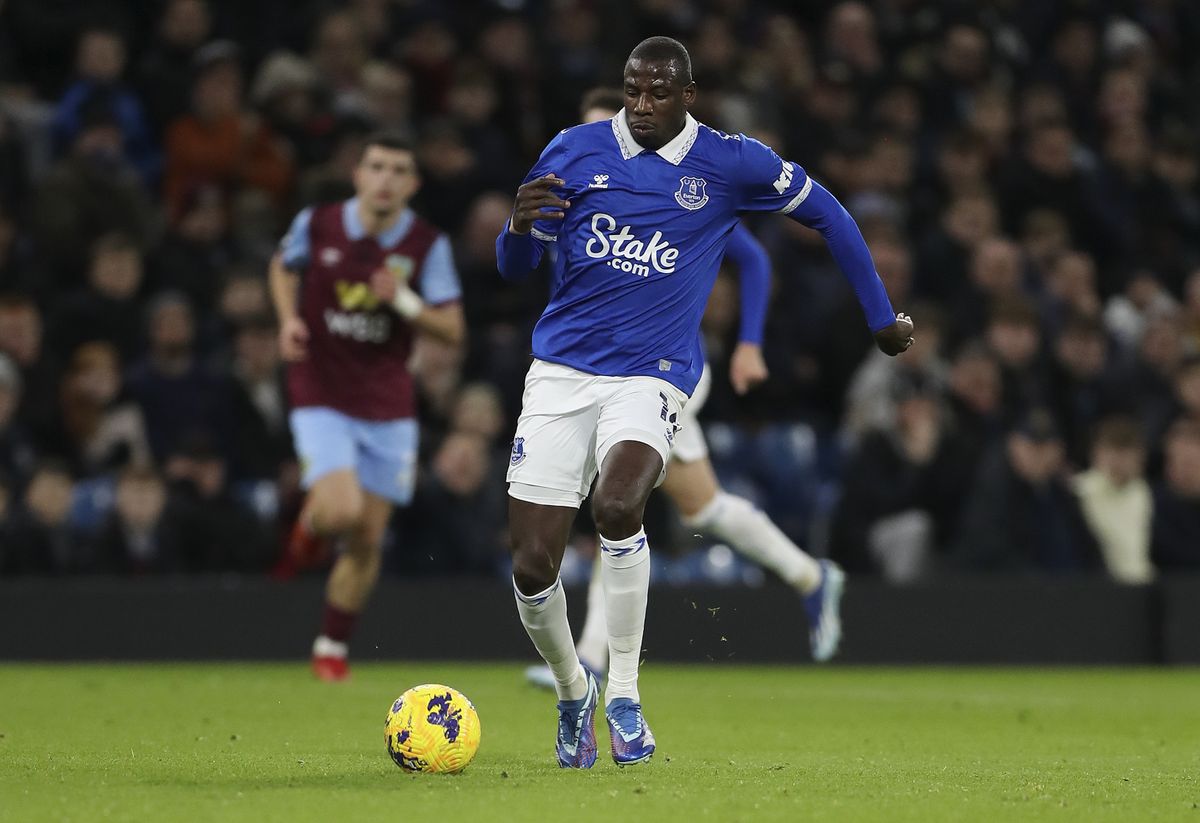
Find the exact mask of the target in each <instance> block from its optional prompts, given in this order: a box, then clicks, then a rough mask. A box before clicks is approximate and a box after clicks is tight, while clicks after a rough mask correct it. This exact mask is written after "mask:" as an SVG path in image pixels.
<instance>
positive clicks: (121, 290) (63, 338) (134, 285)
mask: <svg viewBox="0 0 1200 823" xmlns="http://www.w3.org/2000/svg"><path fill="white" fill-rule="evenodd" d="M142 275H143V261H142V253H141V250H140V249H139V248H138V245H137V243H136V242H135V241H134V239H133V238H132V237H129V236H128V235H124V234H120V233H119V232H114V233H111V234H106V235H103V236H102V237H100V239H98V240H97V241H96V242H95V243H94V244H93V245H92V252H91V261H90V262H89V264H88V273H87V286H86V287H84V288H82V289H79V290H77V291H75V292H73V293H70V294H67V295H65V296H63V297H62V298H61V299H60V300H59V301H57V305H58V308H57V310H56V311H55V313H54V315H53V316H52V317H51V319H50V333H49V339H50V340H51V341H52V342H53V343H54V346H55V350H56V352H57V353H58V354H59V355H60V356H66V355H67V354H69V353H70V352H72V351H74V350H75V349H76V348H78V347H79V346H80V345H81V344H83V343H85V342H87V341H89V340H103V341H106V342H108V343H111V344H113V345H114V346H116V348H117V351H118V352H119V353H120V355H121V360H122V361H123V362H126V363H129V362H132V360H133V359H134V358H135V357H136V356H137V354H138V353H139V352H140V351H141V346H142V328H141V327H142V322H141V321H142V312H143V307H142V304H141V301H140V300H139V299H138V297H139V294H138V293H139V290H140V288H141V285H142Z"/></svg>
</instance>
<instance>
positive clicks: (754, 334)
mask: <svg viewBox="0 0 1200 823" xmlns="http://www.w3.org/2000/svg"><path fill="white" fill-rule="evenodd" d="M624 107H625V95H624V92H622V91H621V90H620V89H606V88H597V89H592V90H591V91H590V92H588V93H587V94H585V95H584V97H583V102H582V103H581V104H580V109H579V114H580V120H581V122H583V123H596V122H599V121H601V120H603V121H605V122H608V121H610V120H612V118H613V117H615V116H616V115H617V114H618V113H619V112H620V111H621V109H623V108H624ZM725 259H726V262H729V261H732V262H733V263H734V264H735V266H736V267H737V270H738V284H739V286H740V291H741V295H740V296H741V300H740V303H741V328H740V329H739V331H738V344H737V347H736V348H735V349H734V350H733V355H732V357H731V358H730V362H729V381H730V383H731V384H732V385H733V389H734V391H735V392H737V393H738V394H745V393H746V392H747V391H749V390H750V389H752V388H754V387H755V386H757V385H758V384H760V383H762V382H763V381H764V380H766V379H767V377H768V372H767V365H766V362H765V361H764V360H763V354H762V340H763V327H764V326H765V325H766V317H767V303H768V300H769V293H770V290H771V259H770V257H769V256H768V255H767V251H766V249H764V248H763V247H762V245H761V244H760V243H759V242H758V240H757V239H756V238H755V237H754V235H753V234H752V233H751V232H750V230H749V229H747V228H746V227H745V225H743V224H742V223H740V222H739V223H738V224H737V226H736V227H735V228H734V230H733V231H732V232H730V234H729V240H728V242H727V244H726V246H725ZM711 383H712V373H711V369H709V367H708V366H707V365H705V367H704V371H703V373H702V374H701V376H700V381H699V382H698V383H697V384H696V388H695V390H694V391H693V392H692V395H691V397H690V398H689V399H688V402H687V405H686V406H684V409H683V417H681V418H680V420H679V431H678V433H677V434H676V435H675V443H674V445H673V446H672V448H671V460H670V464H669V466H668V468H667V476H666V479H665V480H663V484H662V490H663V492H665V493H666V495H667V496H668V497H670V498H671V501H672V502H673V503H674V504H675V507H676V509H677V510H678V511H679V515H680V517H681V518H682V520H683V524H684V525H685V526H687V527H688V528H690V529H691V530H693V531H695V532H698V533H699V534H701V535H703V536H705V537H713V538H716V539H718V540H722V541H724V542H725V543H727V544H728V545H729V547H730V548H732V549H733V550H734V551H737V552H739V553H741V554H742V555H743V556H745V557H747V558H749V559H751V560H753V561H754V562H756V563H758V564H760V565H762V566H763V568H766V569H769V570H770V571H772V572H774V573H775V574H777V575H778V576H779V578H780V579H781V580H783V581H784V582H785V583H787V584H788V585H789V586H792V587H793V588H794V589H795V590H796V591H797V592H798V593H799V594H800V595H801V602H802V603H803V606H804V612H805V614H806V616H807V618H808V628H809V648H810V650H811V652H812V657H813V660H815V661H817V662H818V663H823V662H825V661H828V660H830V659H831V658H832V657H833V656H834V655H835V654H837V650H838V644H839V643H840V641H841V634H842V629H841V614H840V607H841V596H842V588H843V585H844V580H845V575H844V573H843V572H842V570H841V569H840V568H839V567H838V566H837V564H835V563H833V562H832V561H830V560H820V561H818V560H816V559H815V558H813V557H812V556H811V555H809V554H808V553H806V552H805V551H804V550H803V549H801V548H800V547H799V546H797V545H796V544H795V543H793V542H792V541H791V540H790V539H788V536H787V535H786V534H784V533H783V532H782V531H780V529H779V527H778V526H776V525H775V524H774V523H773V522H771V518H769V517H767V515H766V513H764V512H763V511H761V510H760V509H758V508H756V507H755V506H754V504H753V503H751V502H750V501H749V500H746V499H745V498H743V497H739V496H737V495H736V494H730V493H729V492H726V491H725V490H724V489H722V488H721V486H720V484H719V482H718V481H717V476H716V473H715V472H714V471H713V466H712V463H711V462H710V461H709V459H708V444H707V443H706V442H705V440H704V431H703V429H702V428H701V426H700V421H699V419H698V415H699V413H700V410H701V408H702V407H703V406H704V402H705V400H706V399H707V397H708V392H709V387H710V385H711ZM593 565H594V567H593V569H592V577H591V580H590V581H589V583H588V589H587V617H586V619H585V620H584V622H583V629H582V630H581V631H580V634H579V639H578V641H576V643H575V648H576V651H577V652H578V654H579V662H580V663H582V664H583V665H584V667H585V668H588V669H591V670H592V672H593V673H594V674H595V675H596V677H598V678H599V677H602V676H603V675H602V672H604V671H606V670H607V669H608V625H607V618H606V615H605V610H604V585H603V582H602V580H601V576H602V574H603V572H602V571H601V566H602V561H601V558H600V552H599V551H597V552H596V558H595V563H594V564H593ZM525 676H526V678H527V679H528V680H529V682H531V683H533V684H534V685H536V686H540V687H543V688H547V689H552V688H554V675H553V673H552V672H551V671H550V669H549V668H548V667H546V666H545V665H541V666H530V667H529V668H528V669H527V670H526V672H525Z"/></svg>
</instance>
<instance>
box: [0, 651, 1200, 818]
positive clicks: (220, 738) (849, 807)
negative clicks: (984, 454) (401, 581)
mask: <svg viewBox="0 0 1200 823" xmlns="http://www.w3.org/2000/svg"><path fill="white" fill-rule="evenodd" d="M427 681H433V682H443V683H447V684H450V685H453V686H455V687H457V688H459V689H461V690H462V691H463V692H465V693H466V694H467V695H468V696H469V697H470V698H471V699H472V700H473V701H474V702H475V705H476V707H477V708H478V709H479V713H480V716H481V718H482V725H483V743H482V746H481V747H480V752H479V756H478V757H477V758H476V760H475V762H474V763H473V764H472V765H471V767H470V768H468V769H467V771H466V772H465V773H464V774H462V775H458V776H437V775H408V774H405V773H404V772H402V771H400V770H399V769H398V768H396V767H395V766H394V765H393V764H392V762H391V760H390V759H389V758H388V756H387V753H386V751H385V749H384V742H383V721H384V716H385V714H386V711H387V708H388V705H389V704H390V702H391V701H392V699H393V698H395V697H396V696H397V695H398V694H400V692H402V691H403V690H404V689H405V688H407V687H408V686H412V685H415V684H417V683H422V682H427ZM642 681H643V684H642V698H643V701H644V703H645V705H646V708H647V718H648V719H649V721H650V723H651V724H652V726H653V728H654V731H655V735H656V737H657V738H658V744H659V749H658V754H657V755H656V756H655V759H654V760H653V761H652V762H651V763H649V764H647V765H645V766H640V767H634V768H629V769H625V770H621V769H618V768H617V767H616V766H614V765H613V763H612V760H611V759H610V758H609V757H608V755H607V737H606V735H605V733H604V729H603V721H602V720H601V725H600V727H599V728H600V733H601V735H600V741H601V759H600V760H599V761H598V762H597V765H596V768H594V769H593V770H591V771H590V772H567V771H560V770H559V769H558V768H556V767H555V766H554V762H553V749H552V745H553V734H554V725H555V716H554V712H553V698H552V697H550V696H548V695H547V694H546V693H543V692H537V691H535V690H533V689H532V688H531V687H528V686H526V685H525V684H524V682H523V681H522V679H521V667H519V666H513V665H469V664H459V663H446V664H430V663H414V664H411V665H394V664H387V665H384V664H376V665H364V664H359V665H357V667H356V668H355V671H354V680H353V681H352V682H351V683H348V684H344V685H335V686H330V685H326V684H321V683H316V682H314V681H313V680H312V679H310V677H309V675H308V672H307V670H306V667H305V666H302V665H300V664H294V665H237V664H224V665H61V666H59V665H0V820H3V821H21V823H26V821H94V820H134V821H142V820H145V821H156V822H158V821H168V822H169V821H177V820H178V821H222V822H224V821H263V820H286V821H289V823H291V822H293V821H328V820H333V821H339V823H350V821H360V820H363V821H379V820H403V821H426V820H428V821H460V820H461V821H481V822H485V821H525V820H532V821H556V820H563V821H572V823H573V822H574V821H592V820H596V821H605V823H609V821H612V820H641V819H645V820H651V821H654V823H663V821H675V820H686V821H688V823H701V821H719V823H726V822H727V821H765V820H788V821H795V820H806V819H819V820H853V821H858V820H880V821H898V820H914V821H922V823H926V822H927V821H937V820H956V821H957V820H970V821H996V820H1021V821H1025V820H1087V821H1105V820H1112V821H1140V820H1194V821H1200V782H1198V779H1200V778H1198V775H1200V672H1197V671H1181V670H1132V671H1130V670H1123V671H1107V670H1052V671H1045V670H1034V669H1028V670H1011V669H1010V670H1004V669H971V670H966V669H844V668H832V669H818V668H803V669H798V668H770V667H733V666H724V665H720V666H701V667H697V666H687V667H683V666H678V667H673V666H662V665H655V664H651V665H649V666H647V667H645V668H644V669H643V675H642Z"/></svg>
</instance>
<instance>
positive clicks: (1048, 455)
mask: <svg viewBox="0 0 1200 823" xmlns="http://www.w3.org/2000/svg"><path fill="white" fill-rule="evenodd" d="M1064 458H1065V450H1064V448H1063V442H1062V438H1061V436H1060V435H1059V433H1058V428H1057V427H1056V426H1055V424H1054V418H1053V416H1052V415H1051V414H1050V412H1049V411H1047V410H1046V409H1041V408H1035V409H1033V410H1031V411H1030V412H1029V413H1028V414H1026V415H1025V417H1024V418H1023V419H1022V421H1021V422H1020V423H1019V424H1018V426H1017V428H1016V429H1014V430H1013V431H1012V432H1011V433H1010V434H1009V435H1008V437H1007V439H1006V440H1005V442H1004V443H1002V444H1000V445H999V446H998V447H997V448H995V449H993V450H992V452H991V453H990V454H989V455H988V456H986V457H985V458H984V460H983V462H982V463H981V465H980V466H979V468H978V473H977V474H976V477H975V482H974V485H973V486H972V488H971V491H970V493H969V495H968V497H967V500H966V504H965V506H964V508H963V511H962V520H961V522H960V524H959V527H958V537H957V540H956V541H955V543H954V553H955V555H956V557H957V559H958V562H959V563H961V564H962V566H963V567H964V568H967V569H971V570H975V571H1034V570H1039V571H1046V572H1054V573H1058V574H1062V573H1066V572H1077V571H1082V570H1084V569H1088V568H1091V567H1093V566H1094V565H1095V564H1096V560H1097V557H1096V552H1097V549H1096V542H1095V538H1094V537H1093V536H1092V533H1091V532H1090V531H1089V530H1088V526H1087V522H1086V521H1085V520H1084V518H1083V513H1082V512H1081V511H1080V507H1079V502H1078V499H1077V498H1076V497H1075V494H1074V493H1073V492H1072V490H1071V487H1070V486H1069V484H1068V482H1067V478H1066V476H1065V474H1064V469H1065V468H1066V463H1065V460H1064Z"/></svg>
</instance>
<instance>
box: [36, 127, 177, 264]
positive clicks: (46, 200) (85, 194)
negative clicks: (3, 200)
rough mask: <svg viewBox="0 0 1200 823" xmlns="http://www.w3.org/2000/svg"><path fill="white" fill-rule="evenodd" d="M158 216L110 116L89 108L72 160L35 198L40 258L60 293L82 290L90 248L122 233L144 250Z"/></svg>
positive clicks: (49, 178) (53, 173)
mask: <svg viewBox="0 0 1200 823" xmlns="http://www.w3.org/2000/svg"><path fill="white" fill-rule="evenodd" d="M156 220H157V216H156V214H155V212H154V210H153V207H152V205H151V202H150V200H149V197H148V196H147V193H146V190H145V188H144V187H143V185H142V182H141V180H140V179H139V177H138V172H137V170H136V169H135V168H134V167H133V166H131V165H130V164H129V162H128V160H127V159H126V158H125V156H124V154H123V151H122V136H121V131H120V129H119V127H118V125H117V123H116V121H115V120H114V119H113V116H112V113H111V112H109V111H108V110H107V109H106V108H104V107H96V106H90V105H89V106H88V107H87V108H86V109H85V110H84V111H81V112H80V126H79V129H78V132H77V134H76V137H75V140H74V142H73V143H72V145H71V150H70V152H69V154H68V155H67V156H66V157H64V158H63V159H62V160H60V161H59V162H58V163H57V164H55V166H54V167H53V168H52V169H51V170H50V173H49V174H48V175H47V176H46V178H45V179H44V180H43V181H42V182H41V184H40V185H39V187H38V190H37V193H36V195H35V197H34V203H33V212H32V224H31V231H32V235H33V239H34V245H35V248H36V250H37V252H38V254H39V256H40V257H41V258H42V259H44V260H45V261H46V264H47V267H48V269H49V271H50V273H51V274H52V275H53V276H54V277H55V282H56V284H57V285H58V286H60V287H70V286H75V285H78V284H79V282H80V278H79V276H78V274H77V272H81V271H86V265H87V257H88V254H89V252H90V251H91V249H92V244H93V243H95V242H96V240H98V239H99V238H100V237H101V236H103V235H105V234H107V233H109V232H121V233H123V234H125V235H127V236H129V237H132V238H134V239H135V240H136V241H137V243H138V245H139V246H141V247H143V248H145V247H146V246H148V244H149V242H150V238H151V237H152V235H153V234H154V231H155V223H156Z"/></svg>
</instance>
